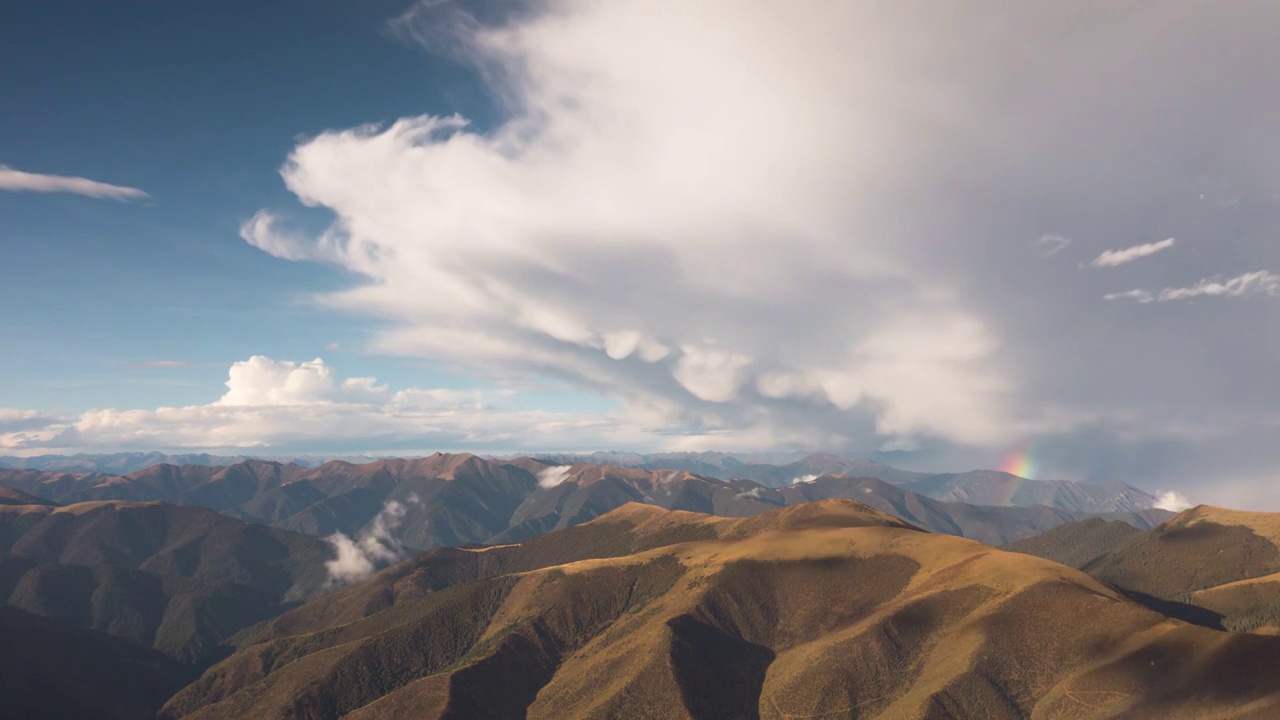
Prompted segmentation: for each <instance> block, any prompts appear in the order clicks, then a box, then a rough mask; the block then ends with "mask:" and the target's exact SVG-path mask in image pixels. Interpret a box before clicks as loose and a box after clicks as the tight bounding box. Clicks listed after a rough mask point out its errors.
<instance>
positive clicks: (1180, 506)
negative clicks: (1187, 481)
mask: <svg viewBox="0 0 1280 720" xmlns="http://www.w3.org/2000/svg"><path fill="white" fill-rule="evenodd" d="M1155 507H1156V508H1159V509H1160V510H1168V511H1169V512H1182V511H1183V510H1186V509H1187V508H1189V507H1191V501H1190V500H1188V499H1187V496H1186V495H1183V494H1182V493H1180V492H1178V491H1176V490H1170V491H1168V492H1164V493H1160V497H1158V498H1156V504H1155Z"/></svg>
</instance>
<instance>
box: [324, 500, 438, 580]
mask: <svg viewBox="0 0 1280 720" xmlns="http://www.w3.org/2000/svg"><path fill="white" fill-rule="evenodd" d="M406 501H407V502H408V503H409V504H411V505H416V504H418V502H419V498H418V496H417V495H415V494H410V495H409V496H408V497H407V498H406ZM407 512H408V508H407V507H406V506H405V505H404V503H401V502H398V501H396V500H388V501H387V502H386V503H384V504H383V506H382V510H381V511H379V512H378V514H377V515H376V516H374V518H373V521H372V522H371V523H370V525H369V527H368V528H366V529H365V530H364V531H363V532H361V533H360V534H359V536H358V537H357V539H354V540H353V539H351V537H349V536H348V535H346V534H344V533H340V532H339V533H334V534H332V535H329V536H327V537H325V538H324V541H325V542H327V543H329V545H330V546H331V547H333V551H334V554H335V557H334V558H333V559H332V560H329V561H327V562H325V564H324V567H325V570H326V571H327V572H328V573H329V580H328V583H329V584H330V585H342V584H346V583H351V582H356V581H357V580H363V579H364V578H366V577H368V576H369V575H372V574H373V571H374V570H376V569H377V568H379V567H382V566H384V565H390V564H391V563H393V562H396V561H397V560H400V559H402V558H403V557H404V556H405V547H404V543H402V542H401V541H400V539H399V538H398V537H397V536H396V530H397V529H398V528H399V527H400V523H401V522H402V521H403V520H404V516H405V513H407Z"/></svg>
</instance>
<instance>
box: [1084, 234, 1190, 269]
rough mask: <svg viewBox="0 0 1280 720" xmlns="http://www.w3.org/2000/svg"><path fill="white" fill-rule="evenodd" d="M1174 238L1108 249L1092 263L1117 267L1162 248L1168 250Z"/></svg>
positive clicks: (1099, 265) (1097, 265) (1096, 265)
mask: <svg viewBox="0 0 1280 720" xmlns="http://www.w3.org/2000/svg"><path fill="white" fill-rule="evenodd" d="M1174 242H1175V240H1174V238H1169V239H1167V240H1161V241H1160V242H1153V243H1147V244H1145V245H1134V246H1133V247H1127V248H1123V249H1121V250H1107V251H1105V252H1103V253H1102V254H1101V255H1099V256H1098V257H1096V258H1094V259H1093V262H1092V263H1090V264H1091V265H1093V266H1094V267H1115V266H1117V265H1123V264H1125V263H1128V262H1133V261H1134V260H1137V259H1139V258H1144V257H1146V256H1148V255H1155V254H1156V253H1158V252H1160V251H1161V250H1168V249H1169V248H1171V247H1173V243H1174Z"/></svg>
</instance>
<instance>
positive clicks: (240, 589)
mask: <svg viewBox="0 0 1280 720" xmlns="http://www.w3.org/2000/svg"><path fill="white" fill-rule="evenodd" d="M330 556H331V550H330V548H329V547H328V546H326V545H325V543H324V542H323V541H321V540H319V539H318V538H314V537H310V536H306V535H298V534H295V533H288V532H285V531H283V530H277V529H274V528H269V527H265V526H262V525H254V524H251V523H246V522H242V521H239V520H235V519H232V518H229V517H226V516H224V515H220V514H218V513H215V512H213V511H211V510H206V509H204V508H182V507H176V506H173V505H166V504H163V503H123V502H94V503H79V504H76V505H69V506H66V507H56V508H55V507H46V506H35V505H24V506H0V603H6V604H10V605H14V606H17V607H20V608H22V609H24V610H27V611H28V612H32V613H35V614H38V615H44V616H48V617H52V618H57V619H59V620H62V621H64V622H67V623H70V624H72V625H75V626H79V627H85V628H93V629H96V630H101V631H104V632H108V633H111V634H113V635H116V636H118V637H121V638H124V639H127V640H130V641H133V642H136V643H138V644H140V645H142V646H144V647H150V648H154V649H156V650H159V651H161V652H163V653H165V654H166V655H169V656H170V657H173V658H175V659H177V660H181V661H183V662H189V663H194V664H200V663H203V662H206V661H208V660H210V659H211V658H213V657H214V656H215V655H216V654H217V653H218V652H219V651H218V647H217V646H218V645H219V643H221V642H222V641H223V640H225V639H227V638H229V637H230V636H231V635H233V634H234V633H236V632H237V631H239V630H240V629H242V628H244V627H246V626H249V625H252V624H254V623H257V622H260V621H262V620H264V619H266V618H269V617H273V616H275V615H276V614H278V613H279V612H280V611H281V609H283V607H284V606H285V604H287V603H288V602H291V601H295V600H303V599H306V598H309V597H313V596H314V595H315V594H317V593H318V592H319V590H320V589H321V587H322V585H323V583H324V580H325V570H324V561H325V560H327V559H329V557H330Z"/></svg>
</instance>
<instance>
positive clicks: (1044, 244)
mask: <svg viewBox="0 0 1280 720" xmlns="http://www.w3.org/2000/svg"><path fill="white" fill-rule="evenodd" d="M1070 246H1071V238H1069V237H1063V236H1062V235H1041V236H1040V238H1039V239H1037V240H1036V247H1037V248H1040V254H1042V255H1044V256H1045V257H1053V256H1054V255H1057V254H1058V253H1060V252H1062V251H1063V250H1066V249H1067V248H1068V247H1070Z"/></svg>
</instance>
